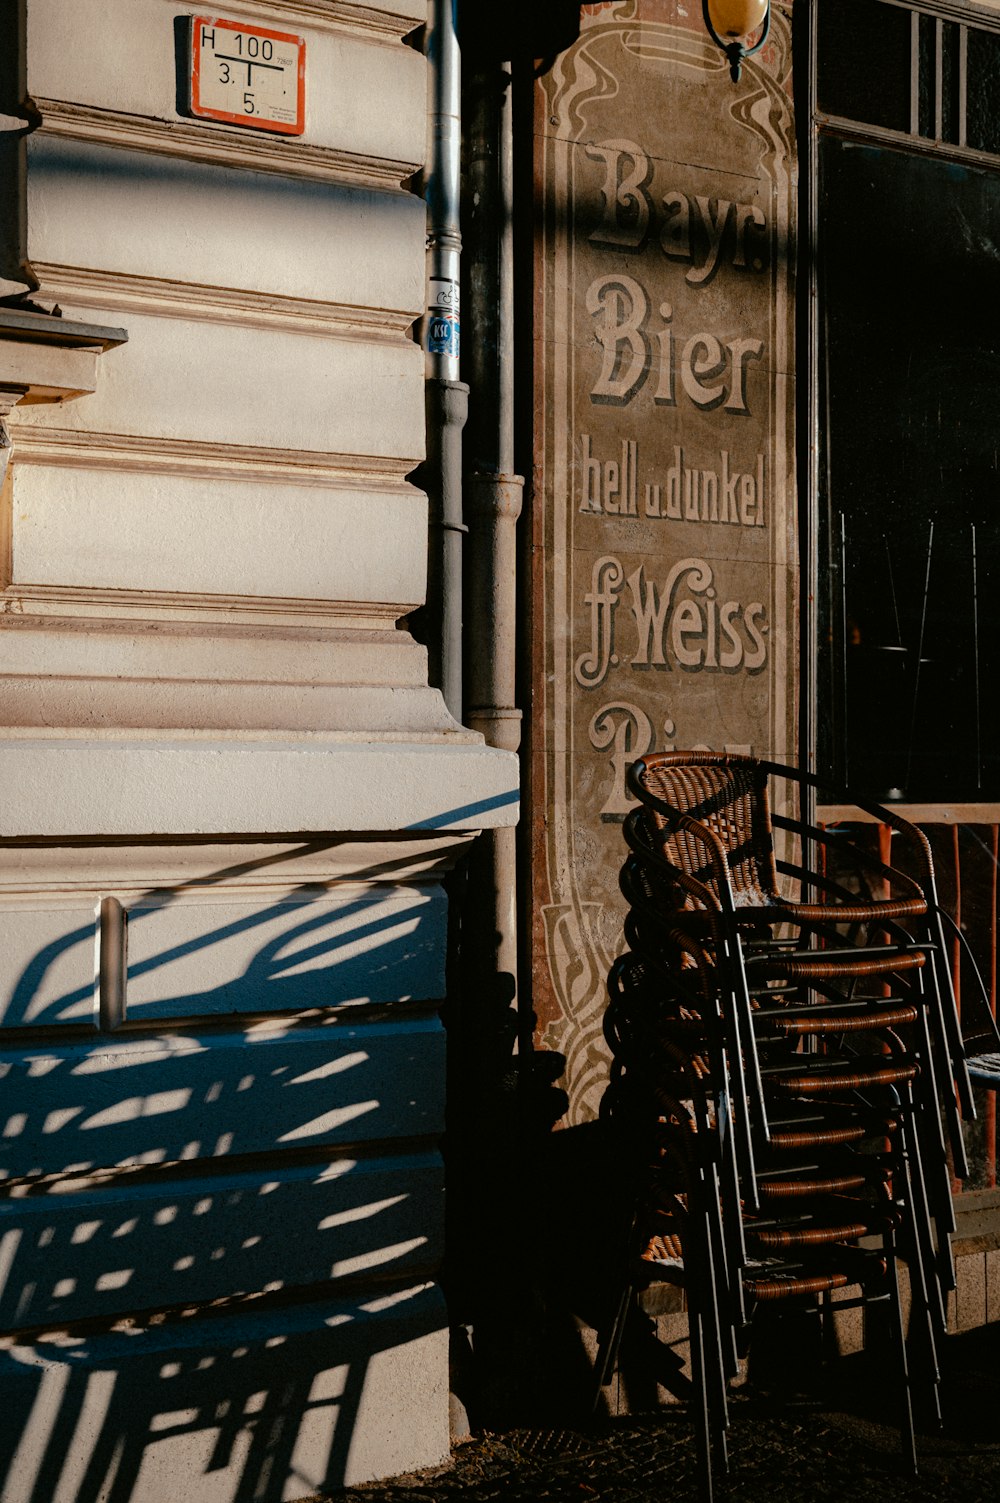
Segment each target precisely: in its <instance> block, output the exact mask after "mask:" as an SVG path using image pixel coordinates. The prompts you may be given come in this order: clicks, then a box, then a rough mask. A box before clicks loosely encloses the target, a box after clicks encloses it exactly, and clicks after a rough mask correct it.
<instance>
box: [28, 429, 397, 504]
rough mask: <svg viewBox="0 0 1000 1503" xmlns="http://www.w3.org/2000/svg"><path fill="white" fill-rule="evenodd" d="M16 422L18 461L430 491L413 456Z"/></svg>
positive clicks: (201, 476) (211, 477)
mask: <svg viewBox="0 0 1000 1503" xmlns="http://www.w3.org/2000/svg"><path fill="white" fill-rule="evenodd" d="M11 426H12V429H14V430H15V437H16V445H17V449H16V454H17V463H18V464H47V465H66V466H69V467H71V468H73V469H95V470H119V471H121V470H125V471H130V472H132V473H147V474H161V475H164V474H165V475H185V476H191V477H194V478H196V479H212V480H254V481H257V482H260V481H267V482H271V483H278V484H284V485H309V486H323V487H324V488H326V489H330V488H331V487H339V488H349V489H351V490H355V491H356V490H359V489H361V490H365V491H379V492H386V491H392V492H397V493H399V494H401V495H412V496H413V497H414V499H418V498H419V499H422V498H423V492H422V491H420V490H418V489H417V488H416V487H415V486H412V485H410V484H409V483H408V482H407V479H406V477H407V475H408V474H409V473H410V472H411V471H412V470H413V469H414V468H415V467H416V465H417V463H418V461H417V460H416V459H413V458H409V457H407V458H405V459H386V458H384V457H382V456H377V457H376V456H373V455H368V454H337V453H321V452H313V451H304V450H302V449H267V448H257V447H255V446H251V445H243V444H220V443H205V442H203V441H201V442H200V441H198V440H195V439H183V438H175V439H172V438H151V437H148V436H146V435H144V434H140V435H134V434H130V433H95V432H78V431H77V430H75V429H72V428H49V427H44V428H43V427H40V426H35V425H34V424H27V423H26V424H23V425H20V426H19V425H18V424H17V422H16V416H15V418H14V420H13V421H12V423H11Z"/></svg>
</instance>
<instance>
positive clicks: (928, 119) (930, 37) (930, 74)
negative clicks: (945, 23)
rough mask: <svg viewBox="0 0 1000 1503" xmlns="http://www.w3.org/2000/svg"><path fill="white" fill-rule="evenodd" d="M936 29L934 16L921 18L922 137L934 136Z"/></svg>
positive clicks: (919, 108)
mask: <svg viewBox="0 0 1000 1503" xmlns="http://www.w3.org/2000/svg"><path fill="white" fill-rule="evenodd" d="M936 29H937V26H936V22H935V21H934V18H933V16H921V17H920V85H919V94H918V99H919V105H918V120H919V124H918V127H917V129H918V132H919V134H920V135H921V136H933V135H934V33H935V31H936Z"/></svg>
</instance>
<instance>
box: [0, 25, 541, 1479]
mask: <svg viewBox="0 0 1000 1503" xmlns="http://www.w3.org/2000/svg"><path fill="white" fill-rule="evenodd" d="M17 9H18V7H10V8H9V10H8V11H5V13H4V14H3V16H0V49H5V55H6V57H7V59H8V65H7V66H6V67H0V96H2V97H0V115H7V116H9V117H14V118H16V117H18V116H20V117H22V118H24V119H25V120H26V121H27V122H29V124H30V128H28V126H26V127H25V129H24V130H23V132H22V135H23V147H22V149H21V152H20V165H19V167H18V170H17V173H16V174H15V173H13V172H11V173H10V174H8V177H7V180H6V187H3V186H0V212H2V213H5V214H6V215H7V218H8V223H9V224H10V225H12V226H14V227H15V228H16V229H17V231H18V235H19V236H20V253H19V252H18V249H17V246H16V244H15V240H16V238H17V237H16V236H11V235H8V236H7V238H6V240H5V241H4V245H5V246H6V249H5V250H3V249H2V248H0V254H2V255H3V256H4V257H5V260H4V264H3V265H0V279H2V283H3V291H5V292H9V291H10V290H11V289H12V288H16V287H17V286H19V285H20V286H25V287H30V288H31V289H33V291H32V296H33V298H34V299H35V301H36V303H37V304H38V305H40V306H41V307H42V308H44V309H51V308H52V307H53V305H55V304H58V306H59V308H60V309H61V310H62V316H63V317H64V319H67V320H80V321H84V322H87V323H91V324H101V325H109V326H115V327H120V328H125V329H127V331H128V342H127V343H126V344H124V345H121V346H120V347H118V348H115V349H111V350H108V351H107V352H106V353H105V354H102V355H101V356H100V357H99V358H98V360H97V364H96V370H97V374H96V379H95V380H93V381H91V382H90V385H91V386H92V387H93V390H89V388H88V385H87V382H86V381H85V380H83V379H82V378H80V379H78V380H77V385H78V387H79V389H83V390H84V391H89V394H85V395H83V396H79V397H77V398H76V399H74V400H73V401H67V402H62V403H59V402H56V403H53V402H51V401H40V402H30V403H29V402H27V401H26V402H25V403H23V404H19V405H17V406H16V407H15V408H14V410H13V413H12V415H11V418H10V420H9V426H10V428H11V432H12V434H13V439H14V458H13V461H12V463H11V465H10V467H9V470H8V474H7V478H6V481H5V483H4V486H3V489H2V492H0V727H2V729H0V782H2V786H3V787H4V791H5V792H4V800H3V808H2V810H0V938H2V941H3V945H2V948H3V958H2V962H0V1076H2V1084H3V1091H4V1095H3V1105H2V1106H0V1135H2V1136H3V1138H4V1141H5V1142H6V1144H7V1146H8V1148H9V1150H10V1151H9V1153H8V1154H7V1155H6V1156H5V1159H4V1175H5V1178H4V1180H3V1182H2V1184H0V1328H2V1330H3V1332H5V1333H6V1334H5V1335H4V1337H3V1341H2V1344H0V1497H2V1499H3V1503H28V1500H29V1499H36V1498H37V1497H39V1496H41V1494H42V1493H44V1494H45V1496H46V1497H51V1498H53V1499H54V1500H55V1499H58V1500H59V1503H97V1500H98V1499H100V1498H103V1497H105V1496H106V1495H107V1492H108V1489H109V1488H110V1487H111V1486H112V1483H113V1484H114V1488H115V1497H116V1498H117V1499H121V1500H124V1499H128V1500H129V1503H167V1500H168V1499H169V1500H170V1503H174V1500H176V1498H177V1497H178V1496H184V1495H185V1494H190V1495H191V1496H192V1497H196V1498H198V1499H199V1500H208V1499H212V1500H218V1503H226V1500H229V1499H235V1498H237V1497H245V1496H250V1495H251V1494H252V1495H253V1496H254V1497H255V1498H258V1499H259V1500H260V1503H268V1500H272V1499H273V1500H278V1499H295V1498H300V1497H303V1496H306V1495H307V1494H309V1493H311V1492H314V1491H315V1490H317V1489H318V1488H321V1487H336V1486H342V1485H345V1484H350V1483H354V1482H358V1481H361V1480H364V1479H368V1478H373V1477H377V1476H381V1475H387V1474H390V1473H394V1472H398V1471H401V1470H405V1469H409V1468H413V1467H418V1466H423V1465H428V1464H431V1463H435V1462H438V1461H440V1460H441V1459H442V1458H443V1456H444V1455H445V1454H446V1451H447V1446H448V1427H447V1346H448V1341H447V1320H446V1315H445V1312H444V1307H443V1302H442V1299H441V1296H440V1291H439V1290H438V1288H437V1285H436V1282H435V1279H436V1275H437V1268H438V1263H439V1259H440V1256H441V1244H442V1233H443V1215H442V1177H443V1171H442V1164H441V1159H440V1155H439V1151H438V1140H439V1136H440V1133H441V1131H442V1128H443V1087H444V1073H443V1071H444V1038H443V1034H442V1030H441V1025H440V1022H439V1019H438V1011H437V1009H438V1006H439V1003H440V1001H441V998H442V994H443V990H444V958H445V947H446V936H447V922H448V913H447V903H446V900H445V896H444V890H443V887H442V885H441V884H442V877H443V876H444V874H445V873H446V872H447V870H448V869H449V867H450V866H451V865H452V864H453V863H454V861H455V860H456V859H458V858H459V857H460V856H461V854H462V852H463V850H464V849H465V848H466V847H467V845H468V843H469V841H470V840H471V839H472V838H473V836H474V833H475V831H477V830H479V829H481V828H483V827H486V826H495V825H497V824H506V823H510V822H512V821H513V819H514V818H515V817H516V799H517V793H516V789H517V775H516V768H515V766H514V759H513V758H512V757H510V756H508V755H507V754H504V753H500V752H497V751H494V750H492V749H489V748H486V747H485V746H484V745H483V744H482V741H481V739H480V738H478V737H477V736H475V735H473V734H472V733H470V732H468V731H466V730H465V729H463V728H462V727H461V726H459V725H457V724H456V723H455V722H454V721H453V720H452V719H451V717H450V716H449V715H448V713H447V711H446V709H445V707H444V704H443V702H442V700H441V697H440V695H439V694H438V693H437V691H436V690H433V689H431V688H429V687H428V685H427V676H426V654H425V652H424V650H423V648H421V647H420V646H418V645H417V644H416V643H415V642H414V641H413V639H412V638H411V637H410V636H409V634H408V633H407V632H406V630H405V629H402V628H401V627H400V625H399V622H400V619H401V618H403V617H405V616H406V614H407V613H408V612H409V611H411V610H412V609H414V607H416V606H417V605H419V604H420V603H421V601H422V600H423V597H424V589H425V567H426V541H427V539H426V529H427V504H426V498H425V497H424V495H423V494H422V493H421V491H420V490H419V489H418V488H417V487H416V486H415V484H414V483H413V480H412V478H411V477H412V474H413V471H414V470H415V468H416V466H417V465H418V464H419V462H420V460H421V458H422V456H423V452H424V426H423V425H424V417H423V361H422V356H421V352H420V349H419V346H418V344H417V343H416V342H415V340H414V335H413V329H414V324H415V321H416V320H417V319H418V318H419V316H420V313H421V311H422V308H423V300H424V291H423V284H424V210H423V205H422V203H421V201H420V199H419V198H418V197H416V196H415V195H414V193H413V191H412V182H413V177H414V174H415V173H416V172H417V171H418V169H419V167H420V165H421V163H422V160H423V154H424V145H425V130H426V126H425V106H426V79H425V65H424V61H423V58H422V56H421V54H420V51H419V47H418V46H415V45H414V41H415V40H417V39H416V38H415V37H414V35H413V34H414V32H415V29H416V28H417V27H419V25H420V24H421V22H422V20H423V18H424V4H423V0H392V4H390V5H386V4H380V3H378V0H373V3H366V4H365V5H357V4H354V3H351V0H329V3H325V0H275V3H274V4H269V3H268V4H265V3H263V0H238V3H237V4H235V5H234V6H232V7H231V8H229V9H227V10H226V11H225V12H224V15H225V16H226V17H227V18H229V19H232V20H235V21H239V22H243V23H245V24H251V25H253V24H256V25H261V26H266V27H270V28H272V29H277V30H281V31H286V32H291V33H295V34H296V35H299V36H301V37H303V38H304V39H305V44H306V57H307V61H306V129H305V133H304V134H303V135H301V136H277V135H273V134H267V133H262V132H257V131H252V130H249V129H244V128H240V127H238V126H233V125H226V124H220V123H217V122H213V121H208V120H196V119H194V118H192V117H191V116H190V114H189V113H188V112H187V111H186V108H185V106H184V100H183V97H181V96H180V94H179V91H178V77H179V76H182V75H183V73H184V67H185V59H186V53H185V41H184V35H185V33H184V26H183V25H182V24H180V23H181V22H182V20H183V16H184V15H185V14H190V15H194V14H196V13H197V12H196V10H195V8H194V7H183V6H182V7H178V6H177V5H174V4H169V3H167V0H27V4H26V7H25V15H26V26H25V29H24V32H23V34H21V32H20V30H19V27H18V25H17V15H16V12H17ZM15 57H16V58H17V60H18V65H19V67H20V70H21V72H22V74H23V77H22V79H21V80H20V81H18V78H17V76H16V75H17V71H18V68H17V67H12V66H10V65H9V63H10V60H11V59H12V58H15ZM16 137H17V131H16V130H15V131H13V132H7V134H6V135H5V136H4V137H3V139H0V149H2V151H3V153H5V155H4V156H3V160H4V162H6V163H8V164H9V163H11V162H13V161H14V160H15V155H16V152H15V151H14V150H13V149H12V143H13V142H14V140H15V138H16ZM5 143H6V144H5ZM15 177H16V181H15ZM4 193H6V198H5V199H4V198H2V195H3V194H4ZM18 350H19V347H16V346H15V344H13V343H11V342H7V343H6V344H5V343H4V341H3V340H2V339H0V386H2V385H3V381H4V380H5V379H6V380H7V381H8V382H9V381H11V380H16V372H15V373H14V375H12V374H11V371H12V370H13V369H14V366H16V363H17V361H18V360H19V359H24V358H26V356H25V355H24V352H23V350H21V352H20V353H19V352H18ZM39 358H40V357H39ZM87 358H88V359H90V357H87ZM56 363H57V364H58V362H56ZM85 366H86V361H84V360H82V359H81V360H79V361H77V365H76V367H74V370H77V369H78V370H79V371H81V372H84V375H86V371H85V370H84V367H85ZM8 367H10V369H8ZM92 368H93V361H92V360H91V361H90V366H88V367H87V369H92ZM57 375H58V372H57ZM74 379H77V378H76V377H74ZM67 380H68V378H67ZM48 394H49V395H51V392H49V393H48ZM29 1192H30V1193H29Z"/></svg>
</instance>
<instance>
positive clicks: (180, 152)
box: [34, 98, 421, 193]
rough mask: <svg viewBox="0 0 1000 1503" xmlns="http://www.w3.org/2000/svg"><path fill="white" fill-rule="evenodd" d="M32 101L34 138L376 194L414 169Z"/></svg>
mask: <svg viewBox="0 0 1000 1503" xmlns="http://www.w3.org/2000/svg"><path fill="white" fill-rule="evenodd" d="M34 103H35V106H36V107H37V109H38V112H39V115H40V117H41V119H40V124H39V126H38V132H39V133H40V134H42V135H50V136H58V137H61V138H68V139H69V140H73V141H86V142H89V143H90V144H92V145H96V146H117V147H119V148H121V147H124V148H126V149H127V150H130V151H144V152H152V153H154V154H155V155H157V156H171V157H181V158H183V160H184V161H187V162H208V163H212V164H213V165H215V166H222V167H234V168H238V169H240V170H242V171H244V172H246V171H250V172H274V173H280V174H281V176H282V177H301V178H308V179H310V180H311V181H314V182H323V183H327V182H330V183H340V184H342V185H347V186H350V187H357V188H368V189H372V190H374V191H376V192H383V193H384V192H392V191H394V192H400V191H402V190H404V189H405V188H406V184H407V182H408V180H409V179H410V178H412V177H413V175H414V174H415V173H416V172H418V171H419V170H420V166H421V164H420V163H419V162H400V161H392V160H390V159H389V158H387V157H366V156H360V155H358V154H357V153H355V152H349V151H336V150H334V149H333V148H331V147H328V146H309V145H307V144H305V143H303V142H301V141H297V140H294V139H292V138H290V137H287V136H284V137H283V136H268V135H265V134H263V133H262V132H260V133H257V134H252V133H251V132H249V131H240V130H232V129H230V127H229V126H226V125H218V124H216V123H215V122H214V121H198V122H197V123H195V122H194V121H190V120H179V119H178V120H155V119H153V118H152V117H150V116H145V115H126V114H122V113H120V112H119V111H117V110H99V109H95V108H94V107H93V106H91V105H83V104H68V103H66V101H64V100H60V99H42V98H38V99H36V100H35V101H34Z"/></svg>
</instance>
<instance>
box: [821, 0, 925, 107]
mask: <svg viewBox="0 0 1000 1503" xmlns="http://www.w3.org/2000/svg"><path fill="white" fill-rule="evenodd" d="M818 28H819V29H818V64H819V107H820V109H821V110H822V111H823V112H824V113H826V114H829V115H842V116H844V117H845V118H846V119H848V120H859V121H861V122H862V124H864V125H881V126H885V127H886V128H887V129H889V130H905V131H908V130H909V129H910V14H909V11H905V10H902V9H900V7H899V6H896V5H882V4H880V3H879V0H820V3H819V15H818Z"/></svg>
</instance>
